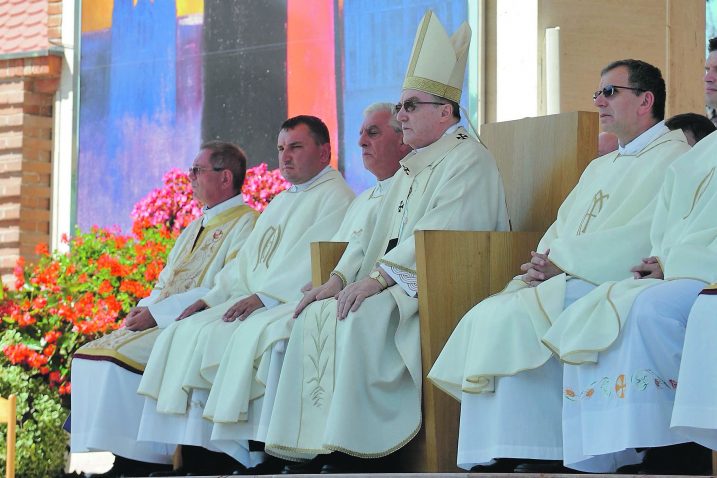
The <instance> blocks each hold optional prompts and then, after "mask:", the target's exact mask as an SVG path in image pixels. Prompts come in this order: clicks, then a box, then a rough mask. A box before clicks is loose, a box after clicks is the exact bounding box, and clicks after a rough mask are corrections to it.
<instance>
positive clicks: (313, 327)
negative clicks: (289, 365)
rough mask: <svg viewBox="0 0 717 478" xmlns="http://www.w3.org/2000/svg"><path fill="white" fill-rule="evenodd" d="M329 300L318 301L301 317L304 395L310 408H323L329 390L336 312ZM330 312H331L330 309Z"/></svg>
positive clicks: (331, 381) (330, 393) (331, 383)
mask: <svg viewBox="0 0 717 478" xmlns="http://www.w3.org/2000/svg"><path fill="white" fill-rule="evenodd" d="M330 304H331V301H329V300H325V301H323V302H322V303H321V306H320V307H319V308H318V309H319V310H318V311H317V312H314V313H313V314H312V315H311V316H307V317H306V319H308V320H305V321H304V350H305V351H306V357H307V358H308V360H306V359H305V360H304V395H305V397H307V398H308V399H309V400H308V402H309V403H310V404H311V405H312V406H313V407H314V408H323V405H324V404H325V403H326V398H327V395H328V396H329V397H330V396H331V395H332V393H333V388H334V386H333V373H334V368H333V361H334V347H333V345H334V338H335V334H336V312H335V310H333V309H330V308H329V305H330ZM332 312H333V313H332Z"/></svg>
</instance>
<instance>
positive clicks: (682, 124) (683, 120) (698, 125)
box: [665, 113, 717, 142]
mask: <svg viewBox="0 0 717 478" xmlns="http://www.w3.org/2000/svg"><path fill="white" fill-rule="evenodd" d="M665 126H667V127H668V128H670V129H671V130H675V129H681V130H682V131H684V130H687V131H690V132H692V135H693V136H694V137H695V141H697V142H699V141H700V140H701V139H702V138H704V137H705V136H707V135H709V134H710V133H712V132H713V131H715V129H717V128H715V125H714V124H713V123H712V121H710V120H709V118H707V117H706V116H704V115H699V114H697V113H682V114H680V115H675V116H673V117H672V118H669V119H667V120H665Z"/></svg>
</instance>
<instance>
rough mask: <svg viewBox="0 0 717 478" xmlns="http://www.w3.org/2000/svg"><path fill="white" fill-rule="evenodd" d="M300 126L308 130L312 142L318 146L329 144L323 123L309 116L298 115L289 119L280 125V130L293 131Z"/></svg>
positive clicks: (327, 132)
mask: <svg viewBox="0 0 717 478" xmlns="http://www.w3.org/2000/svg"><path fill="white" fill-rule="evenodd" d="M300 124H303V125H306V127H307V128H309V133H310V134H311V137H312V138H314V141H315V142H316V144H318V145H322V144H327V143H331V140H330V139H329V128H327V127H326V124H324V122H323V121H321V119H320V118H317V117H316V116H310V115H299V116H294V117H293V118H289V119H288V120H286V121H284V122H283V123H282V124H281V129H282V130H288V129H294V128H296V127H297V126H299V125H300Z"/></svg>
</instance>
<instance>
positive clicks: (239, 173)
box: [199, 140, 247, 194]
mask: <svg viewBox="0 0 717 478" xmlns="http://www.w3.org/2000/svg"><path fill="white" fill-rule="evenodd" d="M199 149H201V150H205V149H206V150H207V151H209V152H210V153H211V154H210V155H209V163H210V164H211V165H212V167H213V168H222V169H228V170H229V171H230V172H231V173H232V178H233V180H232V185H233V186H234V192H235V193H237V194H239V193H241V189H242V186H244V178H245V177H246V163H247V160H246V154H245V153H244V151H243V150H242V149H241V148H240V147H239V146H237V145H236V144H232V143H226V142H224V141H217V140H213V141H207V142H206V143H203V144H202V146H201V147H200V148H199Z"/></svg>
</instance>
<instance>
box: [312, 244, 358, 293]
mask: <svg viewBox="0 0 717 478" xmlns="http://www.w3.org/2000/svg"><path fill="white" fill-rule="evenodd" d="M348 245H349V243H348V242H328V241H326V242H312V243H311V282H312V284H314V287H317V286H319V285H321V284H323V283H324V282H326V281H327V280H329V274H331V271H333V270H334V268H335V267H336V264H338V263H339V259H341V256H342V255H343V253H344V251H345V250H346V246H348Z"/></svg>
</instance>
